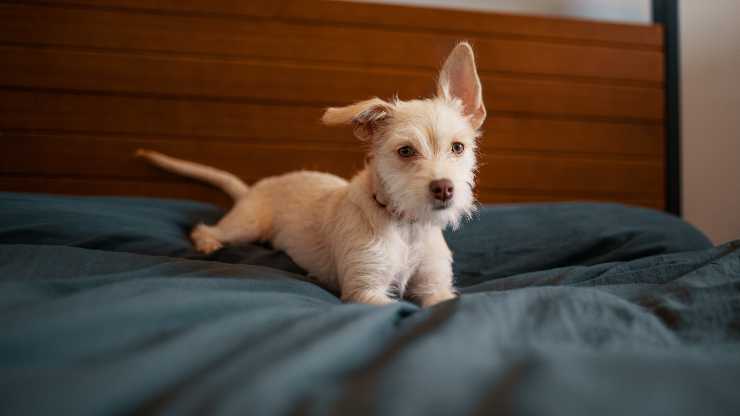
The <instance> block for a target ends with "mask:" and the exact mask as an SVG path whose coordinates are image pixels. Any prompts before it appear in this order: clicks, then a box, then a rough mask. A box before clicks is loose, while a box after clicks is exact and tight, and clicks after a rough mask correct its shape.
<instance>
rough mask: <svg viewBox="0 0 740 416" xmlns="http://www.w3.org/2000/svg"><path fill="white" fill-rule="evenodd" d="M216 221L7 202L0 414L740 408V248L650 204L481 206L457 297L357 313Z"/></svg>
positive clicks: (464, 250) (178, 208)
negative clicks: (219, 232)
mask: <svg viewBox="0 0 740 416" xmlns="http://www.w3.org/2000/svg"><path fill="white" fill-rule="evenodd" d="M220 215H221V212H220V211H219V210H218V209H217V208H215V207H213V206H211V205H208V204H201V203H196V202H191V201H176V200H161V199H145V198H138V199H137V198H73V197H55V196H44V195H27V194H0V414H3V415H5V414H7V415H46V414H54V415H116V414H131V413H136V414H147V413H156V414H160V413H162V414H173V415H191V414H192V415H201V414H203V415H298V414H307V415H309V414H337V415H363V414H372V415H437V414H439V415H482V414H522V415H539V414H542V415H594V414H598V415H626V414H645V415H655V414H667V415H698V414H701V415H709V414H728V415H731V414H734V415H737V414H740V242H731V243H728V244H725V245H722V246H719V247H712V246H711V244H709V242H708V241H707V239H706V238H705V237H704V236H703V235H702V234H701V233H699V232H698V231H697V230H695V229H694V228H692V227H691V226H689V225H688V224H686V223H684V222H682V221H680V220H679V219H677V218H675V217H671V216H668V215H665V214H661V213H658V212H656V211H651V210H646V209H639V208H628V207H625V206H621V205H614V204H586V203H583V204H532V205H507V206H492V207H484V208H483V209H482V210H481V212H480V214H479V215H478V217H477V218H476V219H475V220H474V221H472V222H470V223H467V224H465V226H464V227H463V229H462V230H460V231H458V232H455V233H448V235H447V238H448V241H449V243H450V246H451V248H452V249H453V251H454V255H455V261H456V263H455V273H456V276H457V281H458V285H459V286H460V288H461V292H462V296H461V297H460V298H459V299H458V300H455V301H451V302H446V303H443V304H440V305H438V306H436V307H434V308H430V309H420V308H418V307H416V306H415V305H413V304H411V303H408V302H399V303H397V304H394V305H388V306H385V307H374V306H367V305H358V304H342V303H341V302H340V301H339V300H338V299H337V298H336V296H335V295H334V294H332V293H329V292H327V291H325V290H323V289H322V288H320V287H318V286H316V285H313V284H311V283H309V282H308V281H307V280H306V279H305V277H304V275H303V272H302V270H301V269H300V268H299V267H297V266H296V265H295V264H294V263H293V262H292V261H290V259H289V258H288V257H287V256H285V255H284V254H282V253H280V252H277V251H275V250H272V249H270V248H269V247H267V246H264V245H244V246H239V247H229V248H227V249H225V250H223V251H221V252H219V253H216V254H215V255H213V256H210V257H203V256H201V255H199V254H197V253H196V252H194V251H193V249H192V247H191V246H190V244H189V242H188V240H187V231H188V229H189V227H190V226H191V225H192V224H194V223H196V222H198V221H213V220H215V219H217V218H218V217H219V216H220Z"/></svg>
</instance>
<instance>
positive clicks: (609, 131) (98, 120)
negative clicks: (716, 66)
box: [0, 90, 663, 157]
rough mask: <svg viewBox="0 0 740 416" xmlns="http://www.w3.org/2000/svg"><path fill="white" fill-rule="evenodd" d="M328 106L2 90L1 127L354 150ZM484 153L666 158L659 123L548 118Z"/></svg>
mask: <svg viewBox="0 0 740 416" xmlns="http://www.w3.org/2000/svg"><path fill="white" fill-rule="evenodd" d="M322 112H323V108H320V107H309V106H284V105H267V104H248V103H229V102H203V101H179V100H168V99H157V98H138V97H117V96H91V95H79V94H57V93H41V92H34V91H7V90H5V91H3V90H0V129H4V130H24V131H29V130H32V131H35V130H40V131H62V132H65V131H66V132H82V133H87V134H92V135H95V134H98V135H116V134H119V135H120V134H123V135H128V136H134V137H135V136H137V135H141V136H167V137H168V138H170V139H171V140H177V138H178V137H184V138H186V139H194V138H201V139H205V141H204V143H207V142H208V140H209V139H216V138H218V139H221V140H236V141H240V142H249V143H255V144H259V143H262V142H267V143H285V144H290V143H308V142H332V143H341V144H345V145H347V146H354V145H357V142H356V140H355V139H354V137H353V136H352V134H351V132H350V129H349V128H344V127H326V126H323V125H321V124H320V123H319V118H320V117H321V114H322ZM480 143H481V148H482V150H483V151H484V152H488V151H509V150H511V151H528V152H538V151H542V152H560V153H568V152H570V153H584V154H592V155H593V156H594V157H604V156H606V157H609V156H611V155H634V156H654V157H662V152H663V128H662V126H660V125H656V124H633V123H610V122H594V121H582V120H551V119H537V118H522V117H511V116H507V115H498V114H492V115H491V116H490V117H489V120H488V122H487V123H486V129H485V132H484V135H483V138H482V139H481V142H480Z"/></svg>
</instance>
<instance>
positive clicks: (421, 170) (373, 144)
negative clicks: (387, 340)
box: [138, 43, 486, 306]
mask: <svg viewBox="0 0 740 416" xmlns="http://www.w3.org/2000/svg"><path fill="white" fill-rule="evenodd" d="M485 116H486V110H485V107H484V105H483V100H482V94H481V85H480V80H479V78H478V75H477V72H476V68H475V60H474V56H473V50H472V49H471V47H470V45H468V44H467V43H460V44H458V45H457V46H456V47H455V48H454V50H453V51H452V52H451V53H450V56H449V57H448V58H447V61H446V62H445V64H444V66H443V67H442V70H441V72H440V74H439V80H438V86H437V95H436V96H435V97H433V98H431V99H424V100H411V101H399V100H397V99H396V100H393V101H391V102H386V101H383V100H381V99H378V98H373V99H370V100H367V101H362V102H358V103H356V104H352V105H349V106H346V107H341V108H329V109H327V110H326V113H325V114H324V116H323V118H322V121H323V122H324V123H325V124H327V125H335V124H352V125H353V127H354V133H355V135H356V136H357V137H358V138H359V139H360V140H362V141H363V142H365V143H367V145H368V148H369V152H368V157H367V162H366V166H365V169H363V170H362V171H361V172H359V173H358V174H357V175H356V176H355V177H354V178H352V180H351V181H350V182H347V181H345V180H344V179H341V178H339V177H337V176H334V175H330V174H327V173H318V172H306V171H300V172H293V173H287V174H284V175H281V176H275V177H269V178H265V179H263V180H261V181H259V182H257V183H256V184H254V186H252V187H251V188H250V187H247V186H246V185H245V184H244V183H243V182H242V181H241V180H239V179H238V178H237V177H236V176H234V175H232V174H230V173H227V172H223V171H220V170H217V169H214V168H211V167H207V166H203V165H199V164H196V163H192V162H187V161H183V160H179V159H174V158H171V157H168V156H165V155H162V154H159V153H156V152H153V151H148V150H140V151H139V152H138V155H139V156H142V157H144V158H146V159H148V160H149V161H150V162H152V163H153V164H155V165H157V166H159V167H161V168H163V169H166V170H169V171H173V172H175V173H179V174H182V175H185V176H189V177H193V178H197V179H200V180H203V181H206V182H209V183H211V184H214V185H215V186H218V187H220V188H221V189H223V190H224V191H225V192H226V193H228V194H229V195H230V196H231V197H232V198H233V199H234V200H235V205H234V207H233V208H232V209H231V211H230V212H229V213H228V214H227V215H226V216H225V217H224V218H222V219H221V220H220V221H219V222H218V224H216V225H212V226H211V225H204V224H200V225H197V226H196V227H195V228H194V229H193V232H192V234H191V238H192V240H193V242H194V244H195V246H196V247H197V249H198V250H200V251H202V252H204V253H211V252H213V251H215V250H218V249H220V248H221V247H222V245H223V244H230V243H240V242H251V241H256V240H262V241H270V242H272V244H273V246H274V247H276V248H278V249H281V250H284V251H285V252H287V253H288V255H290V257H291V258H293V260H294V261H295V262H296V263H297V264H298V265H300V266H301V267H303V268H304V269H306V270H307V271H308V272H309V273H310V275H311V276H312V277H313V278H315V279H316V280H317V281H318V282H319V283H320V284H322V285H324V286H325V287H327V288H328V289H330V290H333V291H335V292H337V293H340V294H341V298H342V300H344V301H348V302H362V303H370V304H377V305H381V304H386V303H389V302H392V301H393V299H392V293H394V292H395V293H397V294H399V295H400V296H402V297H403V296H404V295H405V297H406V298H408V299H410V300H413V301H416V302H418V303H419V304H421V305H422V306H430V305H434V304H436V303H438V302H441V301H445V300H448V299H451V298H453V297H455V289H454V287H453V276H452V255H451V253H450V250H449V249H448V247H447V244H446V242H445V240H444V238H443V236H442V228H444V227H446V226H452V227H453V228H454V227H457V225H458V224H459V222H460V220H461V218H462V217H465V216H469V215H470V214H471V212H472V211H473V210H474V207H475V204H474V197H473V187H474V180H475V171H476V155H475V150H476V140H477V138H478V136H479V128H480V126H481V124H482V123H483V120H484V119H485ZM453 143H459V144H462V145H463V146H464V149H463V150H462V151H459V150H460V146H459V145H456V147H455V149H456V150H457V151H453ZM405 146H410V147H411V148H412V150H413V151H412V152H411V153H412V155H411V156H408V149H405V150H406V152H405V153H404V155H405V156H406V157H402V156H403V155H402V153H403V152H404V151H402V150H400V149H401V148H403V147H405ZM439 179H448V180H449V181H450V182H451V185H452V186H453V187H454V192H453V194H452V197H451V198H450V199H449V200H442V199H439V198H435V197H434V195H433V193H434V191H432V190H431V189H430V183H431V182H432V181H435V180H439ZM448 183H449V182H448ZM445 192H446V191H445Z"/></svg>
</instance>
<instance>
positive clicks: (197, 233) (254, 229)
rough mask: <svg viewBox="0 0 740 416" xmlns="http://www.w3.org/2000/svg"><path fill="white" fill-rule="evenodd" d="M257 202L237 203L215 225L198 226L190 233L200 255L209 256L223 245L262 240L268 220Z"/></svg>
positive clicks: (265, 212) (242, 201) (243, 201)
mask: <svg viewBox="0 0 740 416" xmlns="http://www.w3.org/2000/svg"><path fill="white" fill-rule="evenodd" d="M262 208H264V207H260V205H259V201H257V200H251V199H250V200H241V201H239V202H237V204H236V205H235V206H234V208H232V209H231V211H229V212H228V213H227V214H226V215H225V216H224V217H223V218H221V220H220V221H219V222H218V224H216V225H205V224H198V225H197V226H195V228H193V231H192V232H191V233H190V238H191V239H192V240H193V245H195V248H196V249H197V250H198V251H200V252H201V253H205V254H211V253H213V252H214V251H217V250H219V249H221V248H222V247H223V246H224V244H230V243H245V242H252V241H255V240H259V239H262V238H264V236H265V234H266V230H267V227H269V223H270V218H269V215H267V212H268V211H267V210H265V209H262Z"/></svg>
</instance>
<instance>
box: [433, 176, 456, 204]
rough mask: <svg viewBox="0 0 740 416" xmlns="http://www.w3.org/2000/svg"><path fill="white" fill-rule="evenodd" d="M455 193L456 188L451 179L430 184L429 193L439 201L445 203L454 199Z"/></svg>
mask: <svg viewBox="0 0 740 416" xmlns="http://www.w3.org/2000/svg"><path fill="white" fill-rule="evenodd" d="M454 191H455V187H454V186H453V185H452V181H451V180H449V179H437V180H435V181H432V182H430V183H429V192H431V193H432V196H434V199H436V200H439V201H443V202H444V201H448V200H450V199H452V195H453V194H454Z"/></svg>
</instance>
